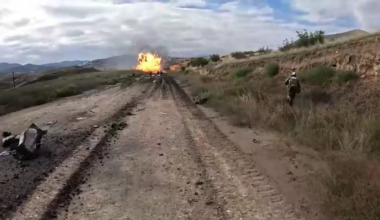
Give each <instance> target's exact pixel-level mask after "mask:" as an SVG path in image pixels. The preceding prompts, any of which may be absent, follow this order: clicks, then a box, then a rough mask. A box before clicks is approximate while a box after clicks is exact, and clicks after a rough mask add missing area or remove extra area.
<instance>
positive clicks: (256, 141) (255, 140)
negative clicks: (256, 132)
mask: <svg viewBox="0 0 380 220" xmlns="http://www.w3.org/2000/svg"><path fill="white" fill-rule="evenodd" d="M252 142H253V143H256V144H258V143H260V141H258V140H257V139H255V138H253V140H252Z"/></svg>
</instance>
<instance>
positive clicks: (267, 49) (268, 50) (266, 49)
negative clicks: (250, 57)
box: [257, 47, 272, 54]
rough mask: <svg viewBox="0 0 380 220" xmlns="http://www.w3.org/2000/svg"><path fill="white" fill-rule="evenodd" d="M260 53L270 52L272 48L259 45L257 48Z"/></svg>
mask: <svg viewBox="0 0 380 220" xmlns="http://www.w3.org/2000/svg"><path fill="white" fill-rule="evenodd" d="M257 52H258V53H260V54H266V53H270V52H272V49H269V47H261V48H259V49H258V50H257Z"/></svg>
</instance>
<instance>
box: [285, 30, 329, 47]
mask: <svg viewBox="0 0 380 220" xmlns="http://www.w3.org/2000/svg"><path fill="white" fill-rule="evenodd" d="M324 35H325V32H324V31H315V32H314V33H309V32H308V31H307V30H304V31H303V32H299V31H297V38H298V39H297V40H296V41H294V40H293V39H291V40H290V41H289V40H288V39H285V40H284V42H283V43H282V46H280V47H279V48H278V49H279V50H280V51H287V50H290V49H293V48H299V47H310V46H314V45H317V44H323V43H324V42H325V37H324Z"/></svg>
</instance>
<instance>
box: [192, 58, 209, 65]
mask: <svg viewBox="0 0 380 220" xmlns="http://www.w3.org/2000/svg"><path fill="white" fill-rule="evenodd" d="M207 64H208V59H206V58H204V57H198V58H195V59H192V60H190V62H189V65H190V66H206V65H207Z"/></svg>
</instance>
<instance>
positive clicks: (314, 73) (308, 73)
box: [298, 66, 335, 85]
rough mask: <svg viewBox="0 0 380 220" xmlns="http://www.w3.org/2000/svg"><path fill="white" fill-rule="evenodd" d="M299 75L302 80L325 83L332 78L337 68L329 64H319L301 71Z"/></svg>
mask: <svg viewBox="0 0 380 220" xmlns="http://www.w3.org/2000/svg"><path fill="white" fill-rule="evenodd" d="M298 75H299V78H300V80H301V82H306V83H310V84H313V85H323V84H325V83H328V82H329V81H330V80H331V78H332V77H333V76H334V75H335V70H334V69H333V68H331V67H327V66H317V67H314V68H313V69H310V70H304V71H301V72H300V73H299V74H298Z"/></svg>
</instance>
